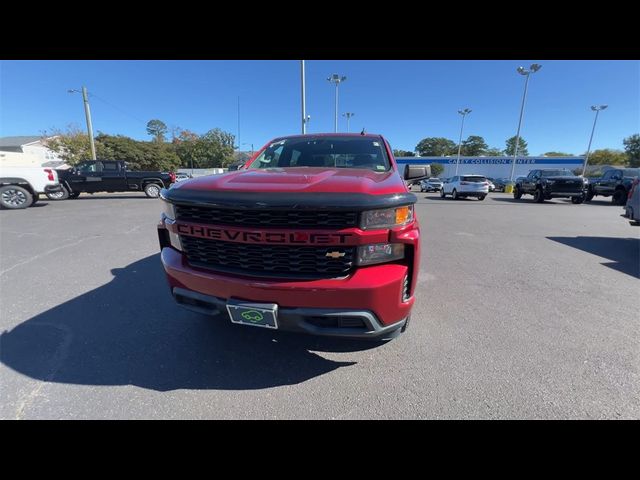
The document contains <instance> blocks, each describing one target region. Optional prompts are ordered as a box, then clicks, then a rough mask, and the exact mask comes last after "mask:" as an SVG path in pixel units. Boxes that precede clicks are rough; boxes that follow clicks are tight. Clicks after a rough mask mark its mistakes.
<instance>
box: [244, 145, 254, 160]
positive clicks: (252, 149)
mask: <svg viewBox="0 0 640 480" xmlns="http://www.w3.org/2000/svg"><path fill="white" fill-rule="evenodd" d="M243 145H251V156H252V157H253V143H243Z"/></svg>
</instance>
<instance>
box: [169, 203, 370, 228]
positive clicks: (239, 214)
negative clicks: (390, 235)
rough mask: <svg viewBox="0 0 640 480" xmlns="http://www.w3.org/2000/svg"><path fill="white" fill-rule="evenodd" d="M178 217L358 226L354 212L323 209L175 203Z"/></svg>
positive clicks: (261, 223)
mask: <svg viewBox="0 0 640 480" xmlns="http://www.w3.org/2000/svg"><path fill="white" fill-rule="evenodd" d="M176 216H177V219H178V220H183V221H187V222H196V223H206V224H213V225H238V226H244V227H284V228H292V227H303V228H331V229H339V228H349V227H356V226H358V213H357V212H349V211H347V212H341V211H322V210H242V209H227V208H209V207H192V206H185V205H176Z"/></svg>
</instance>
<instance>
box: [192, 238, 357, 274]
mask: <svg viewBox="0 0 640 480" xmlns="http://www.w3.org/2000/svg"><path fill="white" fill-rule="evenodd" d="M180 242H181V243H182V248H183V250H184V253H185V255H186V256H187V260H188V261H189V263H190V264H192V265H195V266H200V267H206V268H211V269H213V270H219V271H223V272H230V273H237V274H241V275H251V276H261V277H265V276H266V277H268V276H278V277H280V278H309V279H311V278H336V277H342V276H345V275H347V274H348V273H349V272H350V270H351V269H352V268H353V265H354V261H355V247H345V246H340V247H336V246H323V247H299V246H291V245H261V244H248V243H235V242H224V241H219V240H211V239H208V238H199V237H190V236H186V235H181V236H180ZM335 251H339V252H341V253H344V256H343V257H339V258H335V259H334V258H330V257H327V253H329V252H335Z"/></svg>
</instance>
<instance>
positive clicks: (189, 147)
mask: <svg viewBox="0 0 640 480" xmlns="http://www.w3.org/2000/svg"><path fill="white" fill-rule="evenodd" d="M167 133H168V128H167V125H166V124H165V123H164V122H163V121H161V120H158V119H153V120H150V121H149V122H148V123H147V134H149V135H150V136H151V140H150V141H142V140H135V139H133V138H130V137H127V136H125V135H107V134H105V133H101V132H99V133H98V135H96V136H95V138H94V143H95V147H96V157H97V158H99V159H101V160H123V161H126V162H127V165H128V166H129V167H130V168H131V169H132V170H160V171H174V170H176V169H178V168H181V167H182V168H191V167H193V168H222V167H227V166H229V164H231V163H233V162H234V144H235V136H234V135H233V134H231V133H228V132H225V131H223V130H221V129H219V128H214V129H212V130H209V131H207V132H206V133H203V134H198V133H195V132H192V131H190V130H186V129H181V128H175V129H173V131H172V132H171V138H170V139H168V138H167ZM44 136H46V137H52V136H55V137H56V138H52V139H50V140H48V142H47V145H48V147H49V148H50V149H51V150H53V151H54V152H57V153H58V154H59V156H60V157H61V158H62V159H63V160H64V161H65V162H67V163H68V164H70V165H75V164H77V163H78V162H80V161H82V160H87V159H90V158H91V148H90V143H89V136H88V135H87V134H86V133H84V132H83V131H82V130H81V129H80V128H79V127H77V126H72V125H71V126H69V127H67V129H66V130H64V131H62V130H54V131H52V132H50V133H45V135H44Z"/></svg>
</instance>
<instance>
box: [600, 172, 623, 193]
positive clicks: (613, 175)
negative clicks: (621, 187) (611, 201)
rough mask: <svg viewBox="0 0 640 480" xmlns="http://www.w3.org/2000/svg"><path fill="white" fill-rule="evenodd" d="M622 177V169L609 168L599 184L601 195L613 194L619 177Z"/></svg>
mask: <svg viewBox="0 0 640 480" xmlns="http://www.w3.org/2000/svg"><path fill="white" fill-rule="evenodd" d="M621 178H622V172H620V170H607V171H606V172H604V175H603V176H602V180H600V183H599V185H598V193H599V194H600V195H613V192H614V190H615V189H616V184H617V182H618V179H621Z"/></svg>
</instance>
